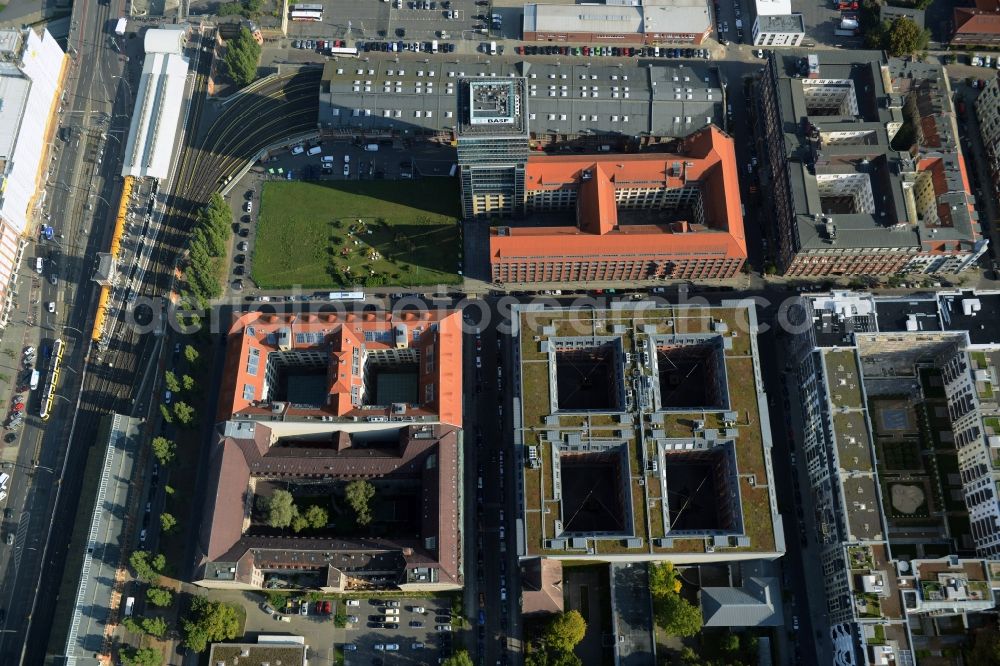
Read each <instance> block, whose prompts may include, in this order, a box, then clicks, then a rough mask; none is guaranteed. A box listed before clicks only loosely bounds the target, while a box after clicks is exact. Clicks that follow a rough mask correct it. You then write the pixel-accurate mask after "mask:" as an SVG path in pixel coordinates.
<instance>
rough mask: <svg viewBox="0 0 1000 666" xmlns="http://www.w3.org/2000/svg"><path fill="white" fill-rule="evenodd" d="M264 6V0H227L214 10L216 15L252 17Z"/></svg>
mask: <svg viewBox="0 0 1000 666" xmlns="http://www.w3.org/2000/svg"><path fill="white" fill-rule="evenodd" d="M263 8H264V0H243V2H227V3H225V4H223V5H222V6H221V7H219V9H218V10H216V12H215V13H216V14H217V15H218V16H247V17H254V16H257V15H259V14H260V10H261V9H263Z"/></svg>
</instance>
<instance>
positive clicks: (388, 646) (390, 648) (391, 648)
mask: <svg viewBox="0 0 1000 666" xmlns="http://www.w3.org/2000/svg"><path fill="white" fill-rule="evenodd" d="M385 649H386V651H388V652H395V651H396V650H398V649H399V644H398V643H386V645H385Z"/></svg>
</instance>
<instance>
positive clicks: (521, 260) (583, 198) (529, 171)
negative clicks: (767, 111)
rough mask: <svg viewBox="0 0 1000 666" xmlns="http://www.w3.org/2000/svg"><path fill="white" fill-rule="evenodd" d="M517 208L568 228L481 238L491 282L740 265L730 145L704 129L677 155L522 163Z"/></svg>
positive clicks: (675, 273)
mask: <svg viewBox="0 0 1000 666" xmlns="http://www.w3.org/2000/svg"><path fill="white" fill-rule="evenodd" d="M525 198H526V204H525V207H526V210H527V211H528V212H529V213H533V212H534V213H544V212H549V211H559V210H575V211H576V218H577V224H576V226H565V227H498V228H494V229H493V230H491V234H490V265H491V269H492V277H493V280H494V281H495V282H498V283H506V282H566V281H578V280H648V279H658V278H683V279H698V278H701V279H704V278H727V277H732V276H734V275H735V274H736V273H738V272H739V270H740V269H741V268H742V266H743V262H744V261H746V257H747V250H746V238H745V237H744V234H743V218H742V211H741V204H740V194H739V183H738V179H737V166H736V155H735V152H734V149H733V140H732V138H730V137H729V136H728V135H726V134H725V133H723V132H722V131H721V130H719V129H718V128H717V127H714V126H709V127H707V128H706V129H704V130H702V131H701V132H698V133H696V134H694V135H692V136H691V137H689V138H688V139H686V140H685V141H684V142H683V143H682V150H681V152H680V154H664V153H647V154H624V155H618V154H610V155H586V156H580V155H572V156H562V155H555V156H532V157H530V158H529V159H528V163H527V168H526V173H525ZM628 218H640V219H639V220H637V221H636V222H635V223H631V222H629V221H628Z"/></svg>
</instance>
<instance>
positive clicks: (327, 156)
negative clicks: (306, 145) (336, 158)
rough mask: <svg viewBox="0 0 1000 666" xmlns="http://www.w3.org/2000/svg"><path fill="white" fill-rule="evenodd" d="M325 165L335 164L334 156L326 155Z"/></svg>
mask: <svg viewBox="0 0 1000 666" xmlns="http://www.w3.org/2000/svg"><path fill="white" fill-rule="evenodd" d="M323 164H324V165H327V164H333V155H324V156H323Z"/></svg>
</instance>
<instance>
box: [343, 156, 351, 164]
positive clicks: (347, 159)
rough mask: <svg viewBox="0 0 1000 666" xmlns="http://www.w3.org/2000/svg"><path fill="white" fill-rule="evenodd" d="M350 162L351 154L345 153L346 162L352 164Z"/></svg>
mask: <svg viewBox="0 0 1000 666" xmlns="http://www.w3.org/2000/svg"><path fill="white" fill-rule="evenodd" d="M350 163H351V156H350V155H344V164H350Z"/></svg>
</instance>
